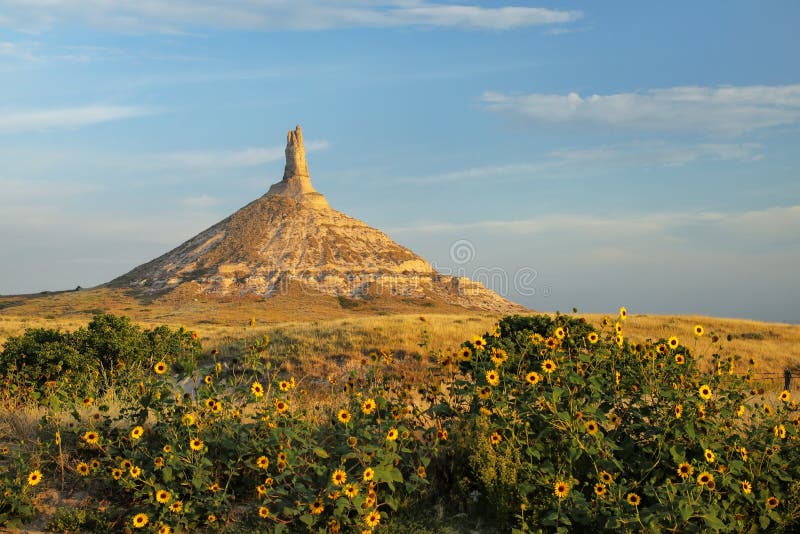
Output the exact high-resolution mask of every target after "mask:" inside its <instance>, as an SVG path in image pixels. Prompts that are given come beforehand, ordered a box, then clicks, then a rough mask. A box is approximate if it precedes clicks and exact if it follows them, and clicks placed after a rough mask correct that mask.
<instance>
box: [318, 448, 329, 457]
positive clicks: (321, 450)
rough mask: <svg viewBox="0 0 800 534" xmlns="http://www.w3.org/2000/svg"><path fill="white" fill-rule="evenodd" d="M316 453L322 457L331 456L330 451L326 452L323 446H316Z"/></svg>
mask: <svg viewBox="0 0 800 534" xmlns="http://www.w3.org/2000/svg"><path fill="white" fill-rule="evenodd" d="M314 454H316V455H317V456H319V457H320V458H330V456H329V455H328V453H327V452H325V449H323V448H322V447H314Z"/></svg>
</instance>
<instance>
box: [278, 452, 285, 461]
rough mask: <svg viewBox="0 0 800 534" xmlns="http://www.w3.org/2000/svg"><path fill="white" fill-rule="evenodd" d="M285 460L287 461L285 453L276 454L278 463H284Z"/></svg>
mask: <svg viewBox="0 0 800 534" xmlns="http://www.w3.org/2000/svg"><path fill="white" fill-rule="evenodd" d="M286 460H287V456H286V453H285V452H283V451H281V452H279V453H278V461H279V462H283V463H286Z"/></svg>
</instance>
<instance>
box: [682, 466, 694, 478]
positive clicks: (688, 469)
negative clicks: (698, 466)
mask: <svg viewBox="0 0 800 534" xmlns="http://www.w3.org/2000/svg"><path fill="white" fill-rule="evenodd" d="M692 474H694V467H692V466H691V465H690V464H688V463H686V462H682V463H681V464H680V465H679V466H678V475H680V477H681V478H682V479H684V480H686V479H687V478H689V477H690V476H692Z"/></svg>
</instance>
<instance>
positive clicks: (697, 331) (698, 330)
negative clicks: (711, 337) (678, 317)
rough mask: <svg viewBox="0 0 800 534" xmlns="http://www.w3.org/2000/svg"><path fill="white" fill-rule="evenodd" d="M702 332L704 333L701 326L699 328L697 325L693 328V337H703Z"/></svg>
mask: <svg viewBox="0 0 800 534" xmlns="http://www.w3.org/2000/svg"><path fill="white" fill-rule="evenodd" d="M703 332H705V330H703V327H702V326H700V325H699V324H698V325H695V326H694V335H696V336H697V337H700V336H702V335H703Z"/></svg>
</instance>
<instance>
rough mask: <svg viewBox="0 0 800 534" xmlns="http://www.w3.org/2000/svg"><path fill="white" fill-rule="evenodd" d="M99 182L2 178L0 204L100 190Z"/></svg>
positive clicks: (0, 182) (0, 181)
mask: <svg viewBox="0 0 800 534" xmlns="http://www.w3.org/2000/svg"><path fill="white" fill-rule="evenodd" d="M100 189H101V188H100V186H98V185H97V184H89V183H77V182H56V181H53V180H14V179H3V178H0V191H2V192H3V194H2V197H0V199H2V200H0V206H6V204H5V203H6V202H9V201H17V200H21V199H28V198H39V199H41V198H64V197H66V196H75V195H82V194H85V193H91V192H95V191H98V190H100Z"/></svg>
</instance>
